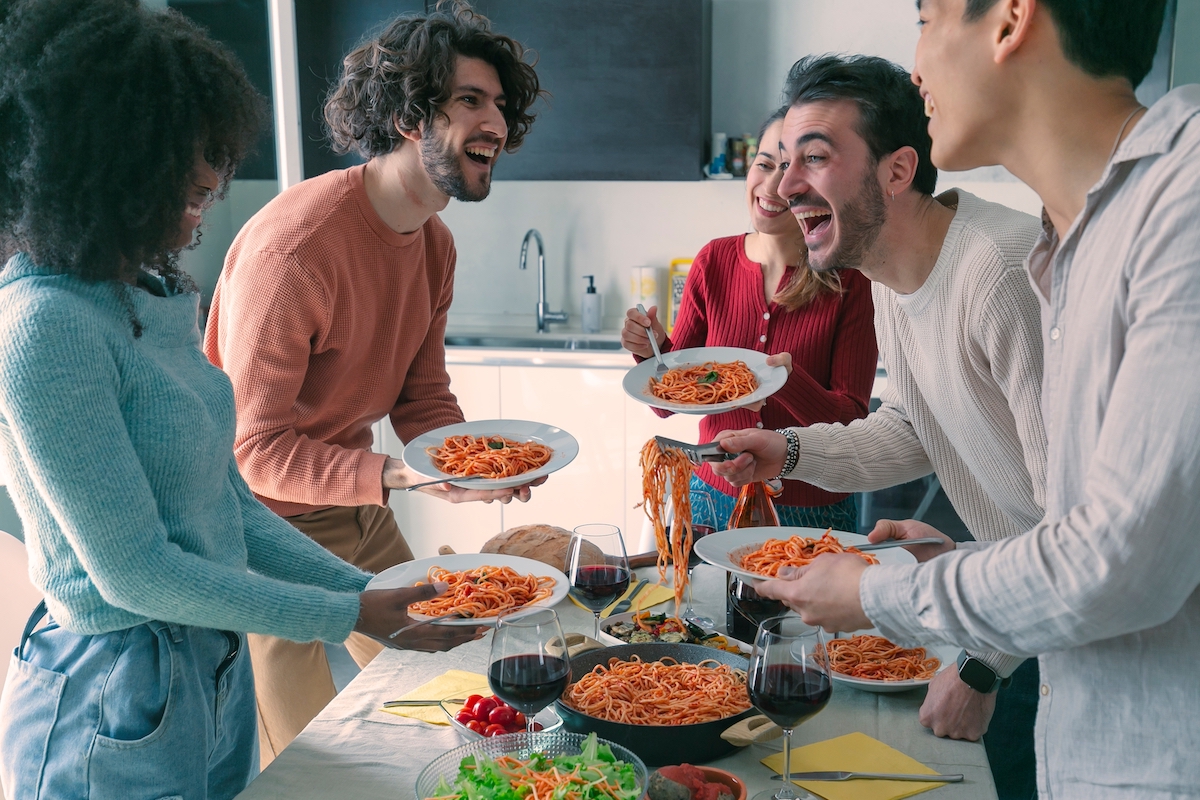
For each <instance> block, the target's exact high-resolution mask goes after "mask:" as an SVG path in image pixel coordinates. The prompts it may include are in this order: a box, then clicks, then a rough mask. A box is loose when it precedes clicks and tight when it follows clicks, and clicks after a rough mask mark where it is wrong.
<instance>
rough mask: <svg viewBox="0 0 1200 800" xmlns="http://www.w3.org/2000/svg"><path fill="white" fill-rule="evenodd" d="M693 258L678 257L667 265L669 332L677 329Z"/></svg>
mask: <svg viewBox="0 0 1200 800" xmlns="http://www.w3.org/2000/svg"><path fill="white" fill-rule="evenodd" d="M691 266H692V259H690V258H676V259H674V260H673V261H672V262H671V264H670V266H669V267H667V325H666V327H667V333H671V331H673V330H675V319H676V318H677V317H678V316H679V304H680V303H681V302H683V287H684V285H685V284H686V283H687V274H688V270H689V269H691Z"/></svg>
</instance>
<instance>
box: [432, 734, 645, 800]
mask: <svg viewBox="0 0 1200 800" xmlns="http://www.w3.org/2000/svg"><path fill="white" fill-rule="evenodd" d="M646 780H647V775H646V765H645V764H643V763H642V760H641V759H640V758H638V757H637V756H636V755H634V754H633V753H631V752H630V751H629V750H626V749H625V748H624V747H621V745H619V744H614V743H612V742H606V741H604V740H603V739H600V738H599V737H597V736H596V734H594V733H589V734H588V735H587V736H584V735H583V734H580V733H566V732H563V731H559V732H555V733H534V734H529V733H510V734H508V735H505V736H494V737H492V738H490V739H481V740H480V741H477V742H472V743H470V744H465V745H463V746H461V747H456V748H454V749H453V750H449V751H447V752H445V753H442V754H441V755H440V756H438V757H437V758H435V759H434V760H433V761H432V762H430V763H429V765H428V766H426V767H425V769H423V770H421V774H420V775H419V776H418V777H417V797H418V798H420V800H435V799H436V800H523V798H525V797H526V796H527V795H529V794H531V793H534V790H535V789H536V796H538V797H551V796H555V797H559V796H563V795H564V794H566V792H567V791H571V792H572V793H573V794H575V795H577V796H578V797H579V798H580V800H639V798H641V796H642V795H643V794H644V793H645V791H646Z"/></svg>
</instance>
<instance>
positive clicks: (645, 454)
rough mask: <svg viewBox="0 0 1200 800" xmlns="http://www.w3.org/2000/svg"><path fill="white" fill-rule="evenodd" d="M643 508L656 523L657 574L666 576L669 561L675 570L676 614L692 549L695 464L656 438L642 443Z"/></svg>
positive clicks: (661, 579) (653, 522)
mask: <svg viewBox="0 0 1200 800" xmlns="http://www.w3.org/2000/svg"><path fill="white" fill-rule="evenodd" d="M640 461H641V467H642V511H643V512H644V513H645V514H646V517H647V518H648V519H649V520H650V522H651V524H652V525H653V526H654V544H655V547H656V548H657V550H658V577H659V580H660V581H664V580H666V578H667V564H668V563H670V564H671V567H672V570H673V572H674V576H673V578H674V581H673V586H674V589H675V614H676V616H678V615H679V607H680V605H681V604H682V602H683V592H684V589H686V588H687V582H688V573H687V562H688V555H689V554H690V553H691V551H692V496H691V491H690V485H691V480H692V464H691V462H690V461H688V459H687V456H685V455H684V454H683V453H682V452H681V451H680V450H678V449H676V448H673V447H668V448H666V449H665V450H664V449H663V448H661V447H659V446H658V442H657V441H656V440H654V439H651V440H650V441H648V442H646V444H645V445H643V446H642V454H641V460H640ZM668 491H669V492H670V494H671V507H672V508H673V509H674V511H675V514H674V520H673V521H672V522H671V523H670V524H669V525H668V522H667V502H666V500H667V492H668Z"/></svg>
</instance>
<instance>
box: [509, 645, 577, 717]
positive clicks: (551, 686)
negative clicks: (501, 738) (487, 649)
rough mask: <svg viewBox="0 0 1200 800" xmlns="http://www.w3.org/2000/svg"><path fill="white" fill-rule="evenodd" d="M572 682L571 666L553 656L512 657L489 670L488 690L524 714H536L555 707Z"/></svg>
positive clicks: (567, 662)
mask: <svg viewBox="0 0 1200 800" xmlns="http://www.w3.org/2000/svg"><path fill="white" fill-rule="evenodd" d="M570 682H571V663H570V662H569V661H566V660H564V659H561V658H555V657H553V656H544V655H524V656H508V657H507V658H502V659H500V660H499V661H493V662H492V665H491V666H490V667H488V686H490V687H492V691H493V692H495V693H496V696H497V697H499V698H500V699H501V700H503V701H504V702H506V703H508V704H509V705H510V706H512V707H513V708H515V709H518V710H519V711H521V712H522V713H524V714H535V713H537V712H538V711H541V710H542V709H543V708H545V707H546V706H548V705H550V704H551V703H553V702H554V699H555V698H556V697H558V696H559V695H560V694H562V693H563V691H564V690H565V689H566V688H567V684H568V683H570Z"/></svg>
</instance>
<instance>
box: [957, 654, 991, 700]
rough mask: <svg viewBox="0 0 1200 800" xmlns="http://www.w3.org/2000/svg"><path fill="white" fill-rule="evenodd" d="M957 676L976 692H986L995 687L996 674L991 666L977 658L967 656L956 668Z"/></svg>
mask: <svg viewBox="0 0 1200 800" xmlns="http://www.w3.org/2000/svg"><path fill="white" fill-rule="evenodd" d="M958 677H960V678H962V681H963V683H965V684H966V685H967V686H970V687H971V688H972V689H974V690H975V691H977V692H983V693H984V694H987V693H988V692H991V691H992V690H993V689H994V688H995V687H996V678H997V675H996V673H995V672H994V671H992V668H991V667H989V666H988V665H987V664H984V663H983V662H982V661H979V660H978V659H975V658H971V657H968V658H967V659H966V660H965V661H963V662H962V665H961V666H959V668H958Z"/></svg>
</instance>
